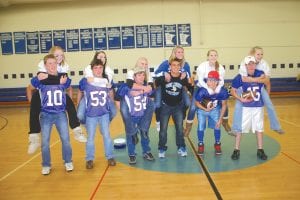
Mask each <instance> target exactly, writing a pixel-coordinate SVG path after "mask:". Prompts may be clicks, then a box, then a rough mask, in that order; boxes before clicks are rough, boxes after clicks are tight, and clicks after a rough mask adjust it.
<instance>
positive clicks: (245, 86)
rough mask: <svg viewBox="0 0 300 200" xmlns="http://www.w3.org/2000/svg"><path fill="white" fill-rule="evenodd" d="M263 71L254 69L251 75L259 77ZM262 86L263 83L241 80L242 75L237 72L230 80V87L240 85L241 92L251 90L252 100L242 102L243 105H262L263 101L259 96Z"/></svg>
mask: <svg viewBox="0 0 300 200" xmlns="http://www.w3.org/2000/svg"><path fill="white" fill-rule="evenodd" d="M263 74H264V72H263V71H260V70H255V72H254V75H253V76H252V77H260V76H261V75H263ZM263 86H264V84H263V83H248V82H243V81H242V76H241V75H240V74H239V75H237V76H236V77H235V78H234V79H233V80H232V87H233V88H236V89H237V88H239V87H242V90H243V92H247V91H252V93H253V94H254V95H253V101H251V102H248V103H243V106H244V107H263V106H264V102H263V100H262V98H261V88H262V87H263Z"/></svg>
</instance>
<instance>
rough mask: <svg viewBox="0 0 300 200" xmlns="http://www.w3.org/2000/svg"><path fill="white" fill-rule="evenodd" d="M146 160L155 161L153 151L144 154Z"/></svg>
mask: <svg viewBox="0 0 300 200" xmlns="http://www.w3.org/2000/svg"><path fill="white" fill-rule="evenodd" d="M143 157H144V158H145V159H146V160H149V161H153V160H155V159H154V157H153V155H152V153H151V152H147V153H145V154H144V156H143Z"/></svg>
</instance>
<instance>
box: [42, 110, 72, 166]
mask: <svg viewBox="0 0 300 200" xmlns="http://www.w3.org/2000/svg"><path fill="white" fill-rule="evenodd" d="M40 123H41V130H42V160H43V161H42V166H43V167H51V156H50V147H49V145H50V136H51V129H52V126H53V124H55V126H56V129H57V131H58V134H59V137H60V140H61V143H62V157H63V160H64V161H65V163H69V162H72V148H71V144H70V137H69V128H68V120H67V115H66V113H65V112H61V113H55V114H54V113H46V112H41V116H40Z"/></svg>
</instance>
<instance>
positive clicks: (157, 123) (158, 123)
mask: <svg viewBox="0 0 300 200" xmlns="http://www.w3.org/2000/svg"><path fill="white" fill-rule="evenodd" d="M156 130H157V132H159V131H160V122H156Z"/></svg>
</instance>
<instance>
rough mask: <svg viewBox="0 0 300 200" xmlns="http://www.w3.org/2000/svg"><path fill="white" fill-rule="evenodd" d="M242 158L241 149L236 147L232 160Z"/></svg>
mask: <svg viewBox="0 0 300 200" xmlns="http://www.w3.org/2000/svg"><path fill="white" fill-rule="evenodd" d="M239 158H240V150H238V149H235V150H233V153H232V155H231V159H232V160H238V159H239Z"/></svg>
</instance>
